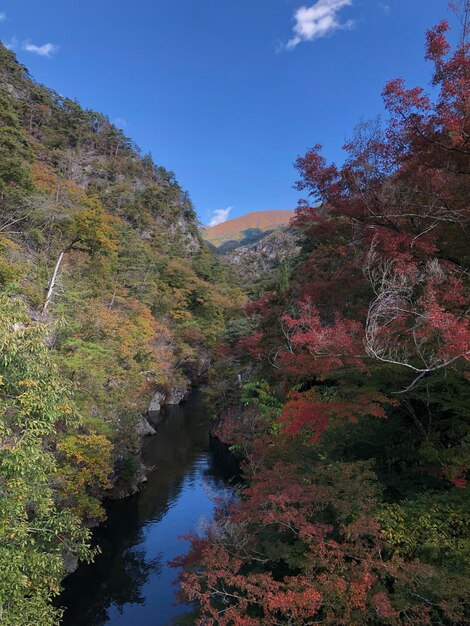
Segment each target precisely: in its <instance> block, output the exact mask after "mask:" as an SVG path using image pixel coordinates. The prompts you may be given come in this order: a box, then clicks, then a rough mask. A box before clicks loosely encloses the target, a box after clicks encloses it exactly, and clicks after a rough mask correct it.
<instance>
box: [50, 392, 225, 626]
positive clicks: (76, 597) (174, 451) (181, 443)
mask: <svg viewBox="0 0 470 626" xmlns="http://www.w3.org/2000/svg"><path fill="white" fill-rule="evenodd" d="M162 417H163V419H161V418H162ZM150 421H152V420H150ZM209 428H210V419H209V415H208V412H207V411H206V409H205V407H204V403H203V399H202V394H201V392H200V391H198V390H195V391H193V392H192V394H191V395H190V397H189V398H188V401H187V402H186V403H184V404H182V405H180V406H175V407H171V408H169V407H167V408H166V410H165V412H164V414H163V416H159V417H158V426H157V435H156V436H154V437H151V438H149V439H147V440H146V441H145V444H144V449H143V459H144V463H145V464H146V465H147V466H148V467H152V469H151V471H149V473H148V482H147V483H146V484H145V485H144V486H143V488H142V489H141V491H140V492H139V493H138V494H136V495H135V496H132V497H130V498H127V499H124V500H120V501H117V502H111V503H110V505H109V507H108V518H107V521H106V522H105V524H103V525H102V526H101V527H100V528H98V529H97V531H96V540H97V542H98V544H99V545H100V547H101V550H102V554H101V555H100V556H98V557H97V558H96V560H95V562H94V563H93V564H91V565H82V566H81V567H80V568H79V569H78V571H77V572H76V573H75V574H73V575H72V576H70V577H69V578H68V579H67V580H66V582H65V591H64V593H63V594H62V596H61V597H60V603H61V606H63V607H65V608H66V611H65V616H64V622H63V623H64V625H65V626H102V625H105V624H106V625H110V626H130V625H131V624H132V625H133V626H136V625H137V624H138V625H139V626H166V625H167V624H171V623H172V622H173V620H174V619H175V618H176V617H178V616H180V615H182V614H184V613H187V612H188V611H190V607H188V606H187V605H186V606H185V605H178V604H175V592H176V591H177V586H176V585H175V581H176V579H177V576H178V571H177V570H175V569H174V568H172V567H170V566H169V564H168V561H169V560H171V559H173V558H175V557H176V556H178V555H181V554H183V553H184V552H185V551H186V549H187V543H186V542H185V541H183V540H182V539H181V535H185V534H187V533H188V532H189V531H191V530H197V529H198V527H199V526H200V525H201V520H210V519H211V518H212V516H213V512H214V508H215V504H214V499H215V498H220V497H223V498H230V497H231V496H232V493H233V492H232V488H231V486H230V476H231V473H232V472H233V468H230V467H227V466H226V464H225V463H224V459H221V458H219V457H218V456H217V455H216V454H215V452H214V451H213V450H211V447H210V444H209Z"/></svg>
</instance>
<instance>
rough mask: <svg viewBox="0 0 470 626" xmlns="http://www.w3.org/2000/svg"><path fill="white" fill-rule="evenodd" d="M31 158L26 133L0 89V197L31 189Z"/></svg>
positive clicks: (8, 100)
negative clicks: (8, 193)
mask: <svg viewBox="0 0 470 626" xmlns="http://www.w3.org/2000/svg"><path fill="white" fill-rule="evenodd" d="M31 158H32V153H31V148H30V146H29V143H28V140H27V137H26V133H25V132H24V131H23V130H22V128H21V126H20V123H19V119H18V116H17V114H16V112H15V110H14V108H13V106H12V105H11V101H10V99H9V98H8V95H7V94H6V93H5V91H4V90H3V89H0V197H3V196H4V195H5V194H6V193H7V192H10V193H12V192H18V191H23V192H24V191H28V190H30V189H31V173H30V162H31Z"/></svg>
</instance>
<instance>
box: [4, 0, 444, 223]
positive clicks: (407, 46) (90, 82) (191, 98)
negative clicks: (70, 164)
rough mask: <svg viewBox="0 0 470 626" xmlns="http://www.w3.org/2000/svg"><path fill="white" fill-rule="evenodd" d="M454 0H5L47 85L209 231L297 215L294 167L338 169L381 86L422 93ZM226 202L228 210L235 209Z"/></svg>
mask: <svg viewBox="0 0 470 626" xmlns="http://www.w3.org/2000/svg"><path fill="white" fill-rule="evenodd" d="M446 5H447V3H446V1H445V0H382V1H379V0H317V1H315V0H310V1H309V0H304V1H302V0H133V1H132V2H130V1H128V0H0V39H1V40H2V41H3V42H4V43H7V44H8V45H10V46H12V47H13V48H14V49H15V52H16V53H17V55H18V57H19V59H20V60H21V62H23V63H24V64H26V65H27V66H28V67H29V69H30V71H31V73H32V75H33V76H34V77H35V78H36V79H37V80H38V81H40V82H44V83H46V84H47V85H48V86H50V87H52V88H54V89H56V90H57V91H58V92H59V93H61V94H63V95H67V96H69V97H72V98H76V99H78V100H79V101H80V102H81V104H82V105H84V106H86V107H89V108H94V109H96V110H99V111H102V112H103V113H106V114H107V115H108V116H109V118H110V119H111V120H113V121H117V122H118V124H120V125H122V126H123V127H124V129H125V132H126V133H127V134H128V135H129V136H131V137H132V138H133V139H134V140H135V141H136V143H137V144H138V145H140V146H141V147H142V149H143V151H144V152H151V153H152V155H153V157H154V159H155V161H156V162H157V163H158V164H161V165H164V166H165V167H167V168H168V169H171V170H173V171H174V172H175V173H176V176H177V179H178V180H179V182H180V183H181V185H182V186H183V187H184V188H185V189H187V190H188V191H189V193H190V196H191V198H192V200H193V202H194V204H195V206H196V209H197V211H198V215H199V217H200V219H201V221H202V222H204V223H208V222H209V221H210V220H211V219H213V217H214V214H215V212H216V211H219V213H218V214H217V215H219V216H220V219H222V218H223V217H226V216H230V217H236V216H238V215H242V214H244V213H247V212H250V211H261V210H267V209H288V208H294V207H295V205H296V202H297V198H298V192H297V191H295V190H294V189H293V188H292V186H293V184H294V182H295V180H296V172H295V169H294V167H293V162H294V161H295V159H296V157H297V156H299V155H302V154H303V153H305V151H306V150H307V149H308V148H309V147H310V146H312V145H313V144H315V143H321V144H323V145H324V152H325V154H326V156H327V157H328V158H331V159H336V160H341V146H342V145H343V144H344V142H345V140H346V139H348V138H349V137H350V135H351V131H352V129H353V128H354V125H355V124H356V123H357V122H358V121H359V120H360V119H361V118H365V119H368V118H371V117H375V116H376V115H377V114H378V113H381V112H382V111H383V107H382V100H381V96H380V94H381V91H382V88H383V86H384V83H385V82H386V81H387V80H388V79H390V78H395V77H398V76H402V77H404V78H405V79H406V80H407V81H409V83H410V84H412V85H415V84H422V85H426V84H427V83H428V81H429V71H430V67H429V64H427V63H425V62H424V60H423V45H424V32H425V30H426V29H427V28H429V27H430V26H432V25H433V24H435V23H436V22H438V21H439V20H440V19H442V18H443V17H446V16H448V11H447V8H446ZM229 207H231V210H230V211H228V209H229Z"/></svg>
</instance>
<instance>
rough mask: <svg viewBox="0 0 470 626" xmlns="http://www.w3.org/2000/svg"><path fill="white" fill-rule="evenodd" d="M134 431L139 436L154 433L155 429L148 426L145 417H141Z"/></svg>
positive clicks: (155, 432) (147, 435)
mask: <svg viewBox="0 0 470 626" xmlns="http://www.w3.org/2000/svg"><path fill="white" fill-rule="evenodd" d="M136 433H137V435H138V436H139V437H150V436H152V435H156V434H157V431H156V430H155V428H152V426H150V424H149V423H148V422H147V420H146V419H145V417H141V418H140V420H139V422H138V423H137V428H136Z"/></svg>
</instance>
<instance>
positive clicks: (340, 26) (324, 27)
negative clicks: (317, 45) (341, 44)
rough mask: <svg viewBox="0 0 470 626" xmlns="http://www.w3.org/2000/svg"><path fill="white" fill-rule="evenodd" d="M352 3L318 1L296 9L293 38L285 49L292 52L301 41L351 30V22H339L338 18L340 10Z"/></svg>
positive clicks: (345, 1) (329, 0) (349, 0)
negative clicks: (309, 5)
mask: <svg viewBox="0 0 470 626" xmlns="http://www.w3.org/2000/svg"><path fill="white" fill-rule="evenodd" d="M352 3H353V0H318V1H317V2H315V4H313V5H312V6H311V7H305V6H304V7H300V9H297V11H296V12H295V15H294V19H295V25H294V36H293V37H292V39H290V41H288V43H287V45H286V48H287V49H288V50H292V49H293V48H295V47H296V46H298V45H299V43H302V42H303V41H313V40H314V39H318V38H319V37H326V36H327V35H331V34H332V33H334V32H335V31H337V30H344V29H349V28H352V27H353V26H354V22H353V20H348V21H346V22H341V21H340V20H339V18H338V13H339V12H340V11H341V9H344V8H345V7H349V6H351V5H352Z"/></svg>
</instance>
